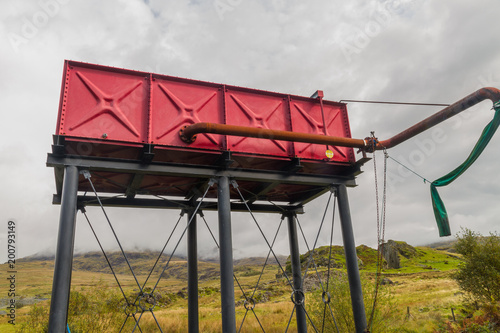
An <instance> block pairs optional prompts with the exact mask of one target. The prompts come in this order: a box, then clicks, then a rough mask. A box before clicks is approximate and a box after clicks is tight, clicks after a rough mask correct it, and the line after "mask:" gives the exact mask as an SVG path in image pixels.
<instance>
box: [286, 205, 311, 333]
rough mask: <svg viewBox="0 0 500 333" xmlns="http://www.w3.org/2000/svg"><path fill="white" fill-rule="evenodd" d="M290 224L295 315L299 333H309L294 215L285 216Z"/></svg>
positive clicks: (289, 236) (289, 235) (289, 237)
mask: <svg viewBox="0 0 500 333" xmlns="http://www.w3.org/2000/svg"><path fill="white" fill-rule="evenodd" d="M285 215H286V218H287V222H288V240H289V243H290V262H291V266H292V277H293V279H292V280H293V289H294V290H293V294H292V295H293V296H292V300H293V301H294V303H295V315H296V319H297V332H299V333H307V319H306V311H305V305H304V302H305V299H304V291H303V290H302V272H301V266H300V251H299V239H298V236H297V226H296V224H295V215H294V214H293V213H288V214H285Z"/></svg>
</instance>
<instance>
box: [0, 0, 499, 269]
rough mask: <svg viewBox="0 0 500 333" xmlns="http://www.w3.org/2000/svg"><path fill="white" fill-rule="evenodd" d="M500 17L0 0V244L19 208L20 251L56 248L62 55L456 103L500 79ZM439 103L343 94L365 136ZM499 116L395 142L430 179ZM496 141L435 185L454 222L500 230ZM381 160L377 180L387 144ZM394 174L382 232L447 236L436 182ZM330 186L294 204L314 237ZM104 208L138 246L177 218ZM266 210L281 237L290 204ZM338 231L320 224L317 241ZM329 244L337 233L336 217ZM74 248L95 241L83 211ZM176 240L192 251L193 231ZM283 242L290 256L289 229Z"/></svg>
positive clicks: (307, 6) (369, 207)
mask: <svg viewBox="0 0 500 333" xmlns="http://www.w3.org/2000/svg"><path fill="white" fill-rule="evenodd" d="M499 14H500V2H499V1H498V0H477V1H466V0H441V1H425V0H423V1H417V0H387V1H383V0H379V1H362V0H353V1H327V0H323V1H319V0H318V1H299V0H289V1H285V0H256V1H250V0H197V1H195V0H193V1H178V0H175V1H174V0H169V1H165V0H163V1H160V0H156V1H155V0H150V1H139V0H128V1H125V0H123V1H118V0H113V1H96V0H88V1H77V0H40V1H2V2H0V18H1V22H0V43H1V44H0V45H1V52H0V66H1V67H0V68H1V69H0V73H1V76H0V103H1V114H2V119H1V121H0V133H1V134H0V135H1V137H2V140H0V152H1V158H0V179H1V191H0V205H1V206H0V220H2V223H1V224H0V225H1V226H2V227H0V239H1V241H2V244H4V245H3V246H2V249H0V261H4V260H5V257H6V246H5V239H6V232H7V221H8V220H9V219H13V220H14V221H15V222H16V225H17V232H18V243H17V245H18V253H17V254H18V256H19V257H22V256H26V255H30V254H34V253H37V252H51V251H52V252H53V251H54V249H55V245H56V236H57V228H58V219H59V206H53V205H52V204H51V200H52V194H53V193H54V191H55V186H54V184H55V183H54V176H53V170H52V169H50V168H47V167H46V166H45V161H46V154H47V153H48V152H49V151H50V150H51V143H52V142H51V140H52V135H53V134H54V133H55V128H56V121H57V109H58V103H59V94H60V85H61V78H62V70H63V61H64V59H70V60H76V61H83V62H90V63H96V64H102V65H108V66H114V67H122V68H128V69H135V70H140V71H150V72H155V73H161V74H166V75H173V76H179V77H185V78H191V79H198V80H205V81H212V82H217V83H226V84H231V85H238V86H244V87H250V88H257V89H262V90H270V91H276V92H282V93H289V94H295V95H301V96H310V95H311V94H312V93H314V92H315V91H316V90H318V89H321V90H323V91H324V93H325V99H328V100H334V101H339V100H342V99H357V100H379V101H401V102H422V103H452V102H455V101H457V100H459V99H461V98H463V97H465V96H466V95H468V94H470V93H472V92H473V91H475V90H477V89H478V88H480V87H483V86H493V87H497V88H500V43H499V39H500V37H499V31H500V21H499V20H498V17H499ZM439 109H440V108H439V107H424V106H412V107H403V106H389V105H377V104H356V103H349V104H348V110H349V117H350V123H351V130H352V135H353V137H355V138H364V137H366V136H369V134H370V131H375V133H376V136H378V137H379V138H381V139H386V138H388V137H390V136H392V135H394V134H396V133H398V132H399V131H401V130H403V129H405V128H407V127H409V126H411V125H413V124H414V123H416V122H417V121H419V120H421V119H424V118H425V117H426V116H428V115H430V114H432V113H434V112H436V111H438V110H439ZM492 115H493V112H492V111H491V102H489V101H486V102H483V103H481V104H479V105H478V106H476V107H474V108H472V109H470V110H469V111H466V112H464V113H463V114H461V115H459V116H457V117H456V119H452V120H449V121H448V122H446V123H443V124H441V125H439V126H438V127H436V128H434V129H431V130H429V131H428V132H425V133H424V134H421V135H419V136H417V137H416V138H414V139H413V140H411V141H409V142H407V143H404V144H401V145H400V146H398V147H396V148H393V149H391V150H390V151H389V155H390V156H391V157H393V158H395V159H397V160H398V161H400V162H402V163H403V164H405V165H406V166H408V167H410V168H412V169H413V170H414V171H415V172H417V173H418V174H420V175H422V176H423V177H425V178H426V179H429V180H431V181H432V180H435V179H437V178H439V177H441V176H443V175H444V174H446V173H448V172H449V171H451V170H452V169H454V168H455V167H456V166H457V165H459V164H460V163H461V162H462V161H463V160H464V159H465V158H466V157H467V156H468V154H469V152H470V150H471V148H472V147H473V146H474V144H475V142H476V140H477V138H478V137H479V135H480V133H481V131H482V129H483V127H484V126H485V125H486V124H487V123H488V122H489V121H490V120H491V118H492ZM499 143H500V134H497V135H496V136H495V137H494V138H493V140H492V142H491V143H490V146H489V147H488V148H487V149H486V150H485V152H484V154H483V155H482V156H481V157H480V158H479V160H478V161H477V162H476V163H475V164H474V165H473V166H472V167H471V168H470V169H469V170H468V171H467V172H466V173H465V174H464V175H463V176H462V177H461V178H459V179H458V180H456V181H455V182H454V183H453V184H451V185H449V186H448V187H446V188H441V189H440V194H441V196H442V198H443V200H444V202H445V204H446V207H447V209H448V214H449V216H450V220H451V229H452V233H453V234H456V233H457V232H458V231H460V228H461V227H467V228H470V229H472V230H475V231H479V232H481V233H488V232H490V231H496V230H498V225H499V223H498V220H499V217H498V216H499V215H500V214H499V213H500V206H499V205H498V199H499V196H498V194H499V193H500V179H499V177H498V171H497V170H498V169H499V168H500V163H499V156H498V155H499V153H498V150H497V149H496V147H498V144H499ZM358 158H359V155H358ZM377 160H378V161H379V162H380V163H379V165H378V170H379V171H380V172H379V183H381V182H382V173H381V171H382V161H383V155H382V154H381V153H380V154H378V155H377ZM363 170H364V173H363V174H361V175H360V176H359V177H358V179H357V183H358V186H357V187H356V188H353V189H349V199H350V205H351V213H352V218H353V224H354V233H355V239H356V244H358V245H359V244H367V245H369V246H374V245H375V244H376V242H377V235H376V206H375V187H374V173H373V163H371V162H369V163H368V164H366V165H365V166H364V168H363ZM387 175H388V202H387V228H386V239H396V240H404V241H407V242H408V243H410V244H413V245H420V244H426V243H431V242H434V241H438V240H440V239H439V236H438V230H437V227H436V223H435V221H434V217H433V212H432V208H431V201H430V194H429V185H428V184H424V182H423V181H422V180H421V179H420V178H418V177H416V176H415V175H413V174H411V173H410V172H408V171H407V170H405V169H403V168H402V167H401V166H399V165H398V164H396V163H395V162H394V161H392V160H389V162H388V174H387ZM380 191H381V189H380ZM326 199H327V197H326V196H325V197H322V198H320V199H318V200H316V201H315V202H313V203H311V204H309V205H308V206H306V214H305V215H302V216H300V217H299V219H300V222H301V224H302V226H303V228H304V230H305V233H306V236H307V237H308V242H309V245H310V246H311V245H312V243H313V242H314V236H315V232H316V231H317V229H318V225H319V222H320V219H321V215H322V212H323V210H324V208H325V205H326ZM109 213H110V216H111V220H112V223H113V224H114V226H115V228H116V230H117V233H118V235H119V236H120V238H121V240H122V242H123V245H124V246H125V248H127V249H129V250H132V249H135V248H137V249H160V248H161V247H162V246H163V244H164V242H165V241H166V238H167V237H168V233H169V232H170V231H171V230H172V227H173V225H174V223H175V221H176V220H177V218H178V216H179V212H174V211H147V212H145V211H144V210H142V211H141V210H131V209H128V210H125V209H121V210H118V209H115V210H110V211H109ZM89 216H90V217H91V219H92V220H93V222H94V223H95V227H96V229H97V230H98V232H99V233H100V234H101V237H102V239H103V241H104V243H105V246H106V248H108V249H112V248H115V247H116V245H115V243H114V242H113V240H112V239H111V238H110V233H109V229H108V228H107V226H106V225H105V221H104V220H103V218H102V215H101V214H100V212H99V211H98V210H96V209H89ZM257 218H258V219H259V221H261V223H262V224H263V225H264V229H265V232H266V233H267V234H268V237H272V234H273V232H274V231H275V230H276V228H277V227H278V224H279V220H280V217H279V216H259V215H257ZM184 219H185V218H184ZM207 220H208V222H209V225H210V226H211V228H212V229H213V231H214V232H215V233H216V231H217V227H216V225H217V223H216V219H215V216H214V215H213V214H207ZM328 221H330V219H329V220H328ZM233 222H234V223H233V234H234V240H233V244H234V254H235V257H242V256H255V255H265V254H266V247H265V244H264V243H263V242H262V238H261V237H259V235H258V233H257V232H256V227H255V225H254V224H253V222H252V221H251V219H250V217H249V216H248V215H247V214H245V215H240V214H234V215H233ZM328 223H330V222H328ZM184 224H185V223H184ZM208 235H209V234H208V232H207V230H206V229H203V228H202V227H200V252H202V253H203V254H204V255H209V254H215V253H217V251H216V249H215V245H214V243H213V241H211V239H210V238H209V236H208ZM328 239H329V231H328V230H326V231H324V232H323V233H322V234H321V236H320V241H319V242H320V244H321V245H324V244H326V243H327V242H328ZM335 242H336V243H337V244H340V243H341V237H340V231H339V229H338V224H337V225H336V227H335ZM76 249H77V251H85V250H96V249H98V248H97V244H96V242H95V239H94V238H93V237H92V236H91V234H90V232H89V228H88V226H87V225H86V221H85V220H84V219H83V217H82V216H81V215H80V214H79V216H78V219H77V234H76ZM179 251H180V253H182V252H185V244H181V246H180V247H179ZM301 251H302V252H305V246H304V243H303V242H302V243H301ZM277 252H278V253H282V254H288V240H287V235H286V228H284V229H283V230H282V233H281V234H280V237H278V241H277Z"/></svg>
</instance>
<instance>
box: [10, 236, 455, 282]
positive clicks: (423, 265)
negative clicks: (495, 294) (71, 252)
mask: <svg viewBox="0 0 500 333" xmlns="http://www.w3.org/2000/svg"><path fill="white" fill-rule="evenodd" d="M387 244H393V246H394V248H395V255H397V260H398V262H399V266H397V267H398V268H397V270H398V271H400V272H414V271H419V270H420V271H422V270H449V269H453V268H455V267H456V265H457V264H458V262H459V257H458V256H457V255H455V254H453V252H454V250H453V244H454V242H453V241H451V242H441V243H435V244H431V245H429V246H427V247H423V246H417V247H413V246H411V245H409V244H407V243H406V242H401V241H388V243H387ZM356 250H357V253H358V265H359V268H360V270H365V271H368V272H369V271H375V269H376V267H377V250H375V249H372V248H370V247H368V246H366V245H360V246H358V247H357V248H356ZM126 255H127V259H128V261H129V263H130V266H131V267H132V268H133V270H134V273H135V274H139V275H147V274H149V273H150V271H151V269H152V268H153V267H155V268H154V271H153V273H152V274H153V275H156V276H157V275H158V274H160V273H162V272H163V276H164V277H165V278H175V279H180V280H185V279H187V258H185V257H180V256H174V257H172V258H171V260H170V263H169V265H168V267H167V268H166V269H165V271H163V270H164V268H165V266H166V263H167V261H168V259H169V256H170V255H169V254H165V253H164V254H163V255H162V256H161V257H160V258H159V259H158V255H159V253H158V252H153V251H144V252H126ZM107 256H108V260H109V261H110V262H111V265H112V267H113V269H114V271H115V273H117V274H128V273H129V272H130V268H129V267H128V264H127V262H126V261H125V258H124V257H123V255H122V254H121V252H118V251H116V252H110V253H107ZM310 257H311V252H307V253H304V254H302V255H301V256H300V261H301V265H302V270H303V271H305V270H306V269H307V270H309V271H310V272H312V271H313V270H314V264H312V262H311V263H309V262H310V260H309V259H310ZM313 257H314V262H315V265H316V267H318V268H319V269H325V268H327V267H328V263H330V268H339V269H343V268H345V257H344V248H343V247H342V246H339V245H334V246H332V247H331V248H330V247H329V246H322V247H319V248H317V249H315V250H314V253H313ZM330 257H331V260H329V258H330ZM386 259H387V256H386V257H385V259H384V260H383V263H382V264H383V268H384V269H386V270H387V272H388V273H390V271H391V269H390V268H392V267H391V266H390V265H388V263H387V261H386ZM52 260H54V256H47V255H33V256H29V257H25V258H21V259H18V261H19V262H34V261H52ZM157 260H158V262H157V263H156V261H157ZM278 260H279V262H280V264H281V265H282V266H286V271H287V272H291V264H290V261H289V260H290V259H289V257H287V256H278ZM265 261H266V258H264V257H250V258H243V259H238V260H235V261H234V271H235V273H239V274H244V275H255V274H258V272H259V269H258V267H262V265H263V264H264V262H265ZM155 263H156V266H155ZM267 264H268V265H269V266H274V265H277V263H276V260H275V258H274V257H273V256H270V257H269V259H268V262H267ZM73 269H74V270H80V271H89V272H96V273H109V274H110V273H111V270H110V268H109V266H108V263H107V262H106V259H105V258H104V256H103V254H102V253H101V252H97V251H96V252H88V253H83V254H76V255H75V256H74V259H73ZM198 270H199V276H200V280H207V279H213V278H218V276H219V262H218V260H217V259H209V260H199V261H198Z"/></svg>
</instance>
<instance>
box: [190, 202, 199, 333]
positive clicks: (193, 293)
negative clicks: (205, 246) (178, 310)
mask: <svg viewBox="0 0 500 333" xmlns="http://www.w3.org/2000/svg"><path fill="white" fill-rule="evenodd" d="M193 213H194V209H190V210H188V214H187V218H188V223H189V224H188V227H187V228H188V230H187V254H188V260H187V261H188V287H187V288H188V332H189V333H198V332H199V331H200V328H199V326H200V324H199V313H198V235H197V234H198V233H197V229H198V225H197V218H196V214H193Z"/></svg>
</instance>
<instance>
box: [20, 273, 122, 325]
mask: <svg viewBox="0 0 500 333" xmlns="http://www.w3.org/2000/svg"><path fill="white" fill-rule="evenodd" d="M123 302H124V301H123V297H122V296H121V295H120V294H118V293H117V292H115V291H114V290H113V291H112V290H111V289H110V288H108V287H107V286H103V285H102V283H101V282H98V283H96V284H94V285H92V286H91V287H90V288H89V289H88V290H82V291H72V292H71V294H70V301H69V308H68V324H69V328H70V330H71V332H72V333H80V332H85V333H88V332H114V331H118V330H119V329H120V327H121V325H122V323H123V322H124V320H125V314H124V312H123ZM49 307H50V306H49V305H48V304H43V305H42V304H35V305H33V306H32V307H31V309H30V311H29V313H28V315H27V319H26V321H24V322H22V323H21V324H20V327H19V330H18V332H21V333H24V332H26V333H45V332H48V326H49ZM130 321H131V320H129V322H130Z"/></svg>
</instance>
